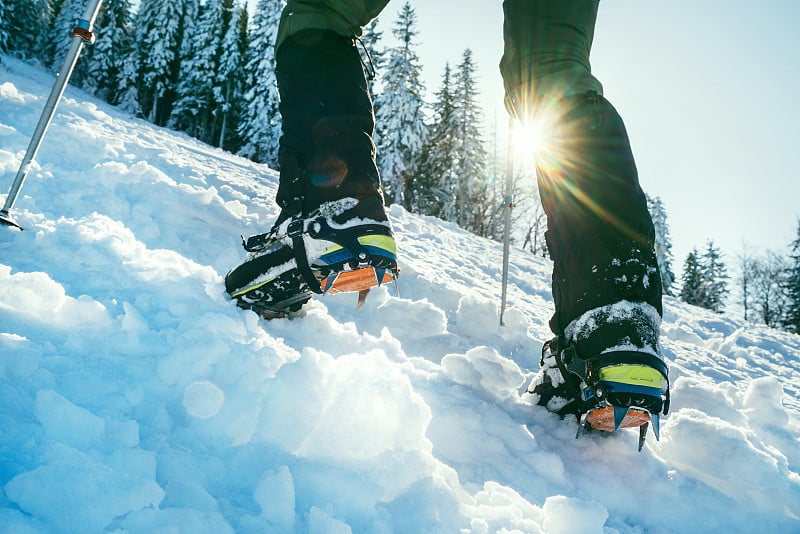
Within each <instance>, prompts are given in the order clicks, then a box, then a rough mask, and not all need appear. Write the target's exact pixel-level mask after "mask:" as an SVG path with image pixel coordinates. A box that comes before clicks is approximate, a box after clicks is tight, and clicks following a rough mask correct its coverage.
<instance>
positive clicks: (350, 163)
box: [225, 7, 398, 318]
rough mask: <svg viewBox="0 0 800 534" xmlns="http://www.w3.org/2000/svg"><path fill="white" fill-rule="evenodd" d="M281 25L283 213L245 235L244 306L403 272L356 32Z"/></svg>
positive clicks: (282, 303) (238, 295)
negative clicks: (374, 139) (399, 267)
mask: <svg viewBox="0 0 800 534" xmlns="http://www.w3.org/2000/svg"><path fill="white" fill-rule="evenodd" d="M286 9H289V7H287V8H286ZM289 15H291V13H288V14H287V12H286V11H285V12H284V16H283V17H282V19H281V25H282V27H283V25H285V24H289V25H291V23H292V22H291V21H292V20H293V17H292V16H289ZM284 29H285V28H284ZM279 33H281V34H282V35H284V34H285V35H287V37H286V38H285V39H283V40H281V42H280V44H279V45H278V48H277V50H276V67H275V74H276V78H277V82H278V90H279V93H280V113H281V121H282V136H281V139H280V149H279V151H278V162H279V165H280V183H279V187H278V193H277V198H276V200H277V203H278V205H279V206H280V207H281V214H280V216H279V217H278V220H277V221H276V222H275V224H274V225H273V226H272V229H271V230H270V231H269V232H267V233H265V234H259V235H255V236H252V237H250V238H249V239H247V240H246V241H245V242H244V243H243V245H244V248H245V250H246V251H247V252H248V256H247V258H246V260H245V261H244V262H243V263H242V264H240V265H239V266H237V267H236V268H234V269H233V270H232V271H231V272H230V273H229V274H228V276H227V277H226V279H225V285H226V289H227V291H228V293H229V294H230V295H231V296H232V297H233V298H234V299H236V301H237V304H238V305H239V306H241V307H243V308H247V309H252V310H254V311H256V312H257V313H259V314H260V315H262V316H264V317H268V318H270V317H275V316H280V315H283V314H285V313H287V312H293V311H297V310H299V309H300V307H301V306H302V305H303V304H304V303H305V302H307V301H308V300H309V298H311V296H312V295H314V294H315V293H329V294H330V293H338V292H358V293H359V304H360V303H362V302H363V297H364V296H365V293H366V291H367V290H369V288H370V287H373V286H377V285H381V284H384V283H386V282H389V281H392V280H394V279H395V277H396V276H397V272H398V271H397V259H396V245H395V240H394V236H393V233H392V227H391V224H390V222H389V220H388V217H387V215H386V210H385V207H384V203H383V191H382V189H381V182H380V177H379V173H378V168H377V165H376V162H375V145H374V143H373V142H372V135H373V132H374V128H375V116H374V112H373V107H372V99H371V96H370V94H369V88H368V84H367V80H366V75H365V72H364V65H363V62H362V59H361V57H360V55H359V53H358V50H357V49H356V46H355V40H354V38H353V37H347V36H345V35H341V34H339V33H337V32H335V31H331V30H323V29H313V28H312V29H304V30H302V31H298V32H295V33H293V32H288V31H287V32H282V31H281V30H279Z"/></svg>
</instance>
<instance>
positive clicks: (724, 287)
mask: <svg viewBox="0 0 800 534" xmlns="http://www.w3.org/2000/svg"><path fill="white" fill-rule="evenodd" d="M701 261H702V266H703V275H704V278H705V281H706V284H707V289H706V298H707V302H706V304H705V305H704V306H703V307H705V308H708V309H709V310H713V311H715V312H717V313H722V311H723V309H724V308H725V297H727V295H728V279H729V276H728V270H727V267H725V263H724V262H723V260H722V252H721V251H720V250H719V247H717V246H716V245H715V244H714V242H713V241H708V243H706V250H705V252H704V253H703V257H702V259H701Z"/></svg>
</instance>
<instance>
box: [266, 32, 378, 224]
mask: <svg viewBox="0 0 800 534" xmlns="http://www.w3.org/2000/svg"><path fill="white" fill-rule="evenodd" d="M276 77H277V81H278V90H279V93H280V98H281V103H280V112H281V117H282V121H283V135H282V136H281V140H280V151H279V156H278V157H279V163H280V186H279V189H278V195H277V202H278V204H279V205H280V206H281V208H282V209H283V213H282V218H285V217H286V216H290V215H294V214H297V213H303V214H304V215H308V214H310V213H312V212H313V211H314V210H315V209H317V208H319V207H320V205H322V204H323V203H325V202H330V201H335V200H339V199H342V198H345V197H352V198H356V199H358V200H359V204H358V207H357V209H356V210H355V213H353V215H357V216H360V217H367V218H370V219H373V220H378V221H383V220H386V215H385V213H384V207H383V195H382V193H381V188H380V179H379V175H378V169H377V166H376V163H375V146H374V144H373V142H372V135H373V130H374V128H375V118H374V114H373V108H372V99H371V97H370V94H369V90H368V88H367V81H366V77H365V74H364V68H363V65H362V62H361V58H360V56H359V53H358V50H357V49H356V46H355V42H354V40H353V39H352V38H348V37H344V36H342V35H339V34H337V33H335V32H333V31H329V30H316V29H310V30H303V31H300V32H298V33H295V34H293V35H291V36H289V37H288V38H287V39H286V40H284V41H283V42H282V43H281V45H280V47H279V48H278V50H277V53H276Z"/></svg>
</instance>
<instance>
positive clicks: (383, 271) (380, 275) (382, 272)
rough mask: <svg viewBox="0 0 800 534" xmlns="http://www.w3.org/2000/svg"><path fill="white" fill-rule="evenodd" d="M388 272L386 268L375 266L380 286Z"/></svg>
mask: <svg viewBox="0 0 800 534" xmlns="http://www.w3.org/2000/svg"><path fill="white" fill-rule="evenodd" d="M385 274H386V269H378V268H377V267H376V268H375V278H377V279H378V287H380V286H382V285H383V277H384V275H385Z"/></svg>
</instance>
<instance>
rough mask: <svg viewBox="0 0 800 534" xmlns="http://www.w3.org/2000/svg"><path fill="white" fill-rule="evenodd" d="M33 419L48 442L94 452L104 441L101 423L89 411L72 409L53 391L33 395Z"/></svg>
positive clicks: (98, 418)
mask: <svg viewBox="0 0 800 534" xmlns="http://www.w3.org/2000/svg"><path fill="white" fill-rule="evenodd" d="M34 413H35V414H36V419H38V420H39V422H40V423H42V426H43V427H44V431H45V434H46V435H47V437H48V438H49V439H52V440H53V441H57V442H59V443H64V444H65V445H69V446H71V447H75V448H79V449H84V448H97V447H98V446H100V445H101V444H102V442H103V439H104V438H105V421H104V420H103V419H102V418H100V417H98V416H96V415H94V414H93V413H91V412H90V411H88V410H86V409H84V408H81V407H79V406H75V405H74V404H72V403H71V402H70V401H69V400H67V399H66V398H64V397H63V396H61V395H59V394H58V393H56V392H55V391H51V390H43V391H39V392H38V393H37V394H36V404H35V405H34Z"/></svg>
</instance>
